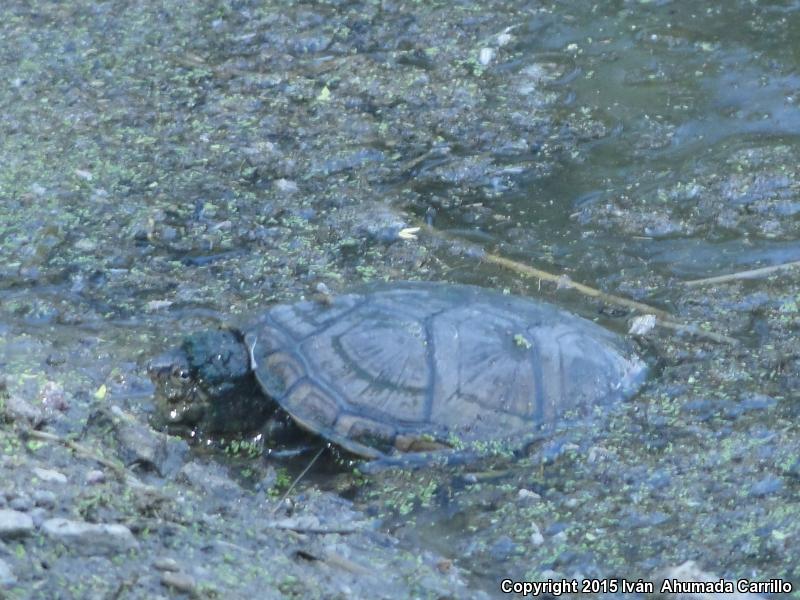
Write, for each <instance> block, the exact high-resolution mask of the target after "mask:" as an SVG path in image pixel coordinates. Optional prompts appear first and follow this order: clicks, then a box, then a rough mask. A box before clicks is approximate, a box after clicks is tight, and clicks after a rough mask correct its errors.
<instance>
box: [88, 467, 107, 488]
mask: <svg viewBox="0 0 800 600" xmlns="http://www.w3.org/2000/svg"><path fill="white" fill-rule="evenodd" d="M85 480H86V483H87V484H89V485H96V484H98V483H104V482H105V480H106V474H105V473H103V472H102V471H101V470H99V469H92V470H91V471H89V472H87V473H86V479H85Z"/></svg>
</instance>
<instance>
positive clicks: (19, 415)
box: [4, 395, 43, 426]
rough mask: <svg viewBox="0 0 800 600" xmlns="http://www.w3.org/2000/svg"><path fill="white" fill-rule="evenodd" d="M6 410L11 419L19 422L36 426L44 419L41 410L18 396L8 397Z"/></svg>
mask: <svg viewBox="0 0 800 600" xmlns="http://www.w3.org/2000/svg"><path fill="white" fill-rule="evenodd" d="M4 410H5V414H6V416H7V417H8V418H9V419H11V420H12V421H16V422H19V423H27V424H28V425H32V426H35V425H37V424H39V423H41V422H42V420H43V417H42V411H41V410H39V409H38V408H36V407H35V406H33V405H32V404H31V403H30V402H28V401H26V400H23V399H22V398H20V397H18V396H14V395H11V396H9V397H8V398H6V400H5V406H4Z"/></svg>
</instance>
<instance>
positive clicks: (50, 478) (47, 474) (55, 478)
mask: <svg viewBox="0 0 800 600" xmlns="http://www.w3.org/2000/svg"><path fill="white" fill-rule="evenodd" d="M33 474H34V475H36V477H38V478H39V479H41V480H42V481H47V482H49V483H67V476H66V475H64V474H63V473H59V472H58V471H53V470H51V469H42V468H40V467H34V468H33Z"/></svg>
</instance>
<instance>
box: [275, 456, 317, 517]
mask: <svg viewBox="0 0 800 600" xmlns="http://www.w3.org/2000/svg"><path fill="white" fill-rule="evenodd" d="M324 451H325V446H323V447H322V448H320V449H319V452H317V453H316V454H315V455H314V458H312V459H311V462H309V463H308V464H307V465H306V468H305V469H303V471H302V473H300V475H298V476H297V477H295V478H294V481H293V482H292V485H290V486H289V489H288V490H286V493H284V494H283V496H281V499H280V500H278V503H277V504H276V505H275V507H274V508H273V509H272V514H273V515H274V514H275V513H276V512H278V509H279V508H280V507H281V504H283V501H284V500H286V498H288V497H289V494H291V493H292V490H293V489H294V486H296V485H297V484H298V483H300V480H301V479H302V478H303V477H305V475H306V473H308V470H309V469H310V468H311V467H313V466H314V463H315V462H317V459H318V458H319V457H320V456H322V453H323V452H324Z"/></svg>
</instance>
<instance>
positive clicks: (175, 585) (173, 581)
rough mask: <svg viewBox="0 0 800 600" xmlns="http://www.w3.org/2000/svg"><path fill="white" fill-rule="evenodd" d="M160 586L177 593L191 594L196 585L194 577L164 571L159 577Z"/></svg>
mask: <svg viewBox="0 0 800 600" xmlns="http://www.w3.org/2000/svg"><path fill="white" fill-rule="evenodd" d="M161 584H162V585H165V586H167V587H171V588H172V589H174V590H176V591H178V592H185V593H188V594H191V593H193V592H194V590H195V587H196V585H197V584H196V583H195V581H194V577H192V576H191V575H188V574H186V573H181V572H180V571H178V572H176V571H166V572H165V573H163V574H162V575H161Z"/></svg>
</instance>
